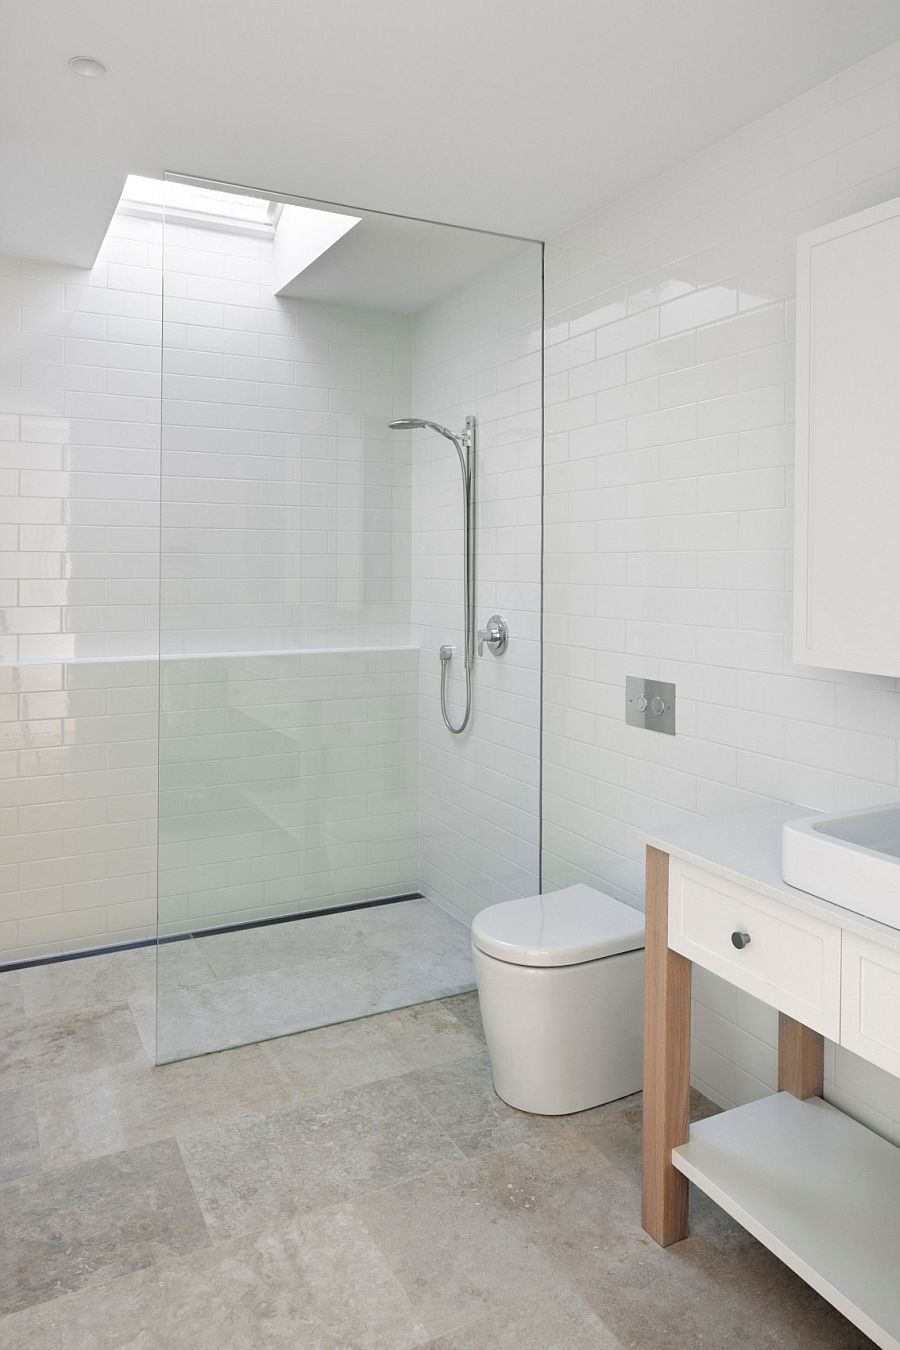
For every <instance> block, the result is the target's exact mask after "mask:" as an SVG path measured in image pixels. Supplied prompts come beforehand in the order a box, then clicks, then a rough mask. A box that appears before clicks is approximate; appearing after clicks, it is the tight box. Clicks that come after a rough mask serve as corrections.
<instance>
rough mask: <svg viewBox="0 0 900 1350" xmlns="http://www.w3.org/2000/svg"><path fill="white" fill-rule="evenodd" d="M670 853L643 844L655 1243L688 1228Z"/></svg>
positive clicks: (647, 1180) (687, 987) (683, 980)
mask: <svg viewBox="0 0 900 1350" xmlns="http://www.w3.org/2000/svg"><path fill="white" fill-rule="evenodd" d="M668 920H669V855H668V853H661V852H660V851H659V850H658V849H655V848H648V849H647V907H646V917H645V923H646V938H645V942H646V970H645V993H644V1185H643V1199H642V1205H641V1222H642V1223H643V1225H644V1228H645V1229H646V1231H647V1232H648V1233H649V1234H650V1236H651V1237H653V1238H655V1239H656V1241H657V1242H658V1243H659V1244H660V1246H662V1247H668V1246H670V1244H671V1243H673V1242H679V1241H680V1240H681V1239H682V1238H683V1237H687V1233H688V1182H687V1178H686V1177H684V1176H682V1174H681V1173H680V1172H678V1171H676V1169H675V1168H674V1167H673V1166H672V1149H673V1148H676V1147H677V1146H678V1145H679V1144H683V1143H685V1142H686V1140H687V1137H688V1129H689V1125H690V1072H691V963H690V961H687V960H685V958H684V957H683V956H679V955H678V953H677V952H673V951H670V949H669V937H668V928H669V923H668Z"/></svg>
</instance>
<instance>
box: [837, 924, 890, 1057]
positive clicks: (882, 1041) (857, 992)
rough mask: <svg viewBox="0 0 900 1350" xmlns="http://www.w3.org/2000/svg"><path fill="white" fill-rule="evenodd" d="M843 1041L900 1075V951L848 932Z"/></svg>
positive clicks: (842, 988) (859, 1052) (843, 1000)
mask: <svg viewBox="0 0 900 1350" xmlns="http://www.w3.org/2000/svg"><path fill="white" fill-rule="evenodd" d="M841 1045H843V1046H845V1047H846V1048H847V1049H848V1050H852V1051H853V1052H854V1054H857V1055H862V1057H863V1059H867V1060H868V1061H869V1062H870V1063H871V1064H877V1065H878V1067H879V1068H881V1069H887V1071H888V1073H892V1074H895V1075H897V1076H900V952H897V951H894V950H893V948H891V947H882V946H881V945H880V944H879V943H875V942H867V941H866V939H865V938H861V937H857V936H856V934H855V933H847V932H845V933H844V947H843V973H842V980H841Z"/></svg>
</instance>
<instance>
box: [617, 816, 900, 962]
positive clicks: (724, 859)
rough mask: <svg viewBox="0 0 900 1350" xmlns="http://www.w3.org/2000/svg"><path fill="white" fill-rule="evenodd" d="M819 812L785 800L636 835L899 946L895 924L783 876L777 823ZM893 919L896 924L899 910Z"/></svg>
mask: <svg viewBox="0 0 900 1350" xmlns="http://www.w3.org/2000/svg"><path fill="white" fill-rule="evenodd" d="M819 814H821V813H820V812H817V811H811V810H810V808H809V807H808V806H793V805H791V804H790V803H788V804H785V805H780V806H767V807H763V808H762V809H761V810H759V811H742V812H739V813H737V814H734V815H724V816H709V817H707V818H706V819H705V820H700V821H698V822H697V824H695V825H673V826H672V827H671V828H661V829H658V830H653V831H641V832H640V837H641V838H642V839H643V840H644V842H645V843H646V844H649V845H650V846H651V847H652V848H656V849H659V851H660V852H661V853H668V854H670V855H671V856H672V857H673V858H681V859H682V860H683V861H684V862H688V863H693V865H694V866H695V867H701V868H703V869H704V870H705V871H707V872H712V873H713V874H714V875H716V876H721V877H725V878H727V879H728V880H729V881H735V882H739V883H742V884H743V885H745V886H748V887H749V888H750V889H751V890H754V891H757V892H758V893H759V894H760V895H765V896H768V897H769V898H770V899H771V900H779V901H781V903H782V904H786V905H790V906H791V907H792V908H793V909H797V910H801V911H802V912H803V913H805V914H811V915H814V916H815V917H816V918H819V919H822V920H824V921H825V922H826V923H833V924H837V925H838V926H839V927H841V928H846V929H848V930H849V931H850V932H854V933H858V934H859V935H860V936H861V937H866V938H870V939H871V940H872V941H875V942H882V943H884V945H885V946H887V947H894V948H896V949H897V950H898V951H900V927H898V928H892V927H890V926H889V925H887V924H883V923H877V922H876V921H875V920H874V919H868V918H866V917H865V916H864V915H862V914H854V912H853V911H852V910H849V909H843V908H842V907H841V906H840V905H832V904H831V903H830V902H829V901H827V900H820V899H819V897H818V896H817V895H810V894H809V893H808V892H807V891H799V890H797V888H796V887H795V886H789V885H788V884H787V882H786V881H783V880H782V877H781V827H782V825H784V824H785V823H786V822H787V821H789V820H802V819H809V818H811V817H813V816H816V815H819ZM897 922H898V924H900V912H898V915H897Z"/></svg>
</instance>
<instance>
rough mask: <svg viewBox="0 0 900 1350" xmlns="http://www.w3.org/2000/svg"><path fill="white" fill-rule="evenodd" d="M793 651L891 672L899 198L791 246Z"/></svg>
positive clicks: (899, 564) (824, 662)
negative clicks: (794, 272) (794, 316)
mask: <svg viewBox="0 0 900 1350" xmlns="http://www.w3.org/2000/svg"><path fill="white" fill-rule="evenodd" d="M798 267H799V270H798V282H797V300H798V323H797V453H796V512H795V547H796V553H795V559H796V562H795V608H794V655H795V659H796V660H797V661H798V662H801V663H804V664H807V665H817V666H828V667H836V668H838V669H842V670H860V671H873V672H876V673H880V674H889V675H896V674H900V603H898V593H897V578H898V576H900V201H894V202H889V203H886V204H885V205H882V206H878V207H873V208H872V209H871V210H868V211H863V212H860V213H859V214H858V215H855V216H851V217H849V218H848V219H846V220H842V221H837V222H835V223H833V224H831V225H827V226H824V227H822V228H821V229H819V230H815V231H813V232H812V233H811V234H808V235H805V236H804V237H803V238H802V239H801V240H800V243H799V247H798Z"/></svg>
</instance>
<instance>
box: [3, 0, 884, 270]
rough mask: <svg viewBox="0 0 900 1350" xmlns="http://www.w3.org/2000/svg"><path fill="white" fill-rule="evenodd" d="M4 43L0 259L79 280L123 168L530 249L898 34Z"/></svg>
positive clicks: (863, 6)
mask: <svg viewBox="0 0 900 1350" xmlns="http://www.w3.org/2000/svg"><path fill="white" fill-rule="evenodd" d="M0 32H2V34H3V39H2V51H0V128H2V130H0V183H2V191H0V251H2V252H5V253H12V254H17V255H22V256H30V257H39V258H50V259H54V260H57V261H62V262H70V263H74V264H77V265H85V264H87V263H89V262H90V261H91V260H92V258H93V256H94V254H95V252H96V249H97V247H98V245H99V242H100V239H101V238H102V236H103V233H104V230H105V228H106V225H107V223H108V220H109V218H110V216H111V214H112V212H113V210H114V208H115V205H116V201H117V200H118V197H119V193H120V191H121V188H122V184H123V182H124V179H125V176H126V174H128V173H129V172H131V173H138V174H146V175H151V176H152V175H159V174H161V173H162V172H164V171H165V170H174V171H176V172H182V173H189V174H197V175H201V176H204V177H207V178H217V179H222V180H225V181H230V182H232V183H239V184H247V185H249V186H252V187H259V188H263V189H267V190H272V191H275V192H277V191H282V192H289V193H294V194H297V195H299V196H307V197H316V198H320V199H323V200H326V201H327V200H331V201H337V202H345V203H347V204H349V205H354V204H359V205H363V206H366V207H369V208H372V209H376V210H382V211H391V212H397V213H401V214H405V215H413V216H422V217H426V218H430V219H435V220H445V221H449V222H452V223H457V224H462V225H469V226H476V227H481V228H483V229H491V230H497V231H501V232H508V233H513V234H520V235H528V236H531V237H535V238H545V237H548V236H550V235H552V234H553V233H554V232H555V231H557V230H559V229H561V228H563V227H565V226H566V225H568V224H571V223H572V222H573V221H574V220H576V219H577V218H578V217H579V216H580V215H584V214H586V213H587V212H589V211H591V210H594V209H596V208H597V207H598V206H601V205H602V204H603V203H604V202H606V201H608V200H611V199H613V198H615V197H616V196H619V195H620V194H622V193H623V192H626V191H628V190H629V189H631V188H633V187H635V186H636V185H637V184H638V183H640V182H642V181H644V180H646V179H647V178H649V177H651V176H652V175H654V174H656V173H658V172H660V171H661V170H663V169H665V168H666V167H667V166H669V165H670V164H672V163H675V162H677V161H678V160H679V159H681V158H683V157H684V156H686V155H688V154H690V153H692V152H694V151H695V150H698V149H700V148H702V147H703V146H704V145H707V144H710V143H711V142H713V141H715V140H717V139H719V138H720V137H721V136H723V135H726V134H728V133H729V132H731V131H733V130H735V129H736V128H737V127H739V126H741V125H742V124H743V123H745V122H747V121H750V120H751V119H752V118H754V117H756V116H758V115H759V114H761V113H763V112H766V111H767V110H769V109H770V108H773V107H775V106H776V105H778V104H779V103H782V102H784V101H785V100H787V99H789V98H791V97H793V96H794V95H796V94H798V93H800V92H801V91H803V90H804V89H807V88H809V87H810V86H812V85H813V84H815V83H817V82H818V81H820V80H822V79H824V78H826V77H827V76H829V75H831V74H833V73H835V72H836V71H838V70H840V69H842V68H843V67H845V66H847V65H850V64H851V63H852V62H854V61H856V60H858V59H859V58H860V57H862V56H865V55H867V54H868V53H870V52H872V51H875V50H876V49H877V48H879V47H881V46H884V45H886V44H887V43H888V42H890V41H892V40H893V39H894V38H895V37H897V36H900V5H898V3H897V0H553V3H549V2H548V0H444V3H439V2H438V0H328V3H322V2H321V0H320V3H318V4H315V5H313V4H310V3H309V0H149V3H145V4H137V3H134V2H133V0H77V3H72V0H32V2H31V3H23V0H0ZM75 55H88V56H94V57H98V58H99V59H100V60H102V61H103V62H105V63H106V65H107V66H108V68H109V73H108V74H107V75H106V77H105V78H103V79H95V80H88V79H82V78H78V77H77V76H74V75H72V74H71V72H70V71H69V70H68V69H67V66H66V62H67V60H68V58H69V57H70V56H75ZM351 233H352V232H351Z"/></svg>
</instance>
